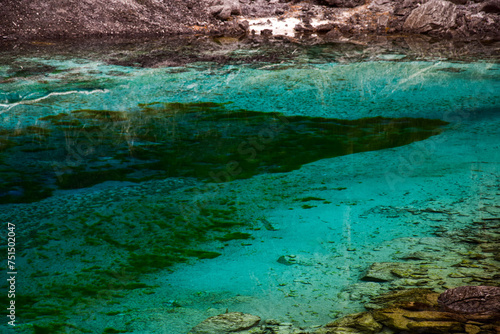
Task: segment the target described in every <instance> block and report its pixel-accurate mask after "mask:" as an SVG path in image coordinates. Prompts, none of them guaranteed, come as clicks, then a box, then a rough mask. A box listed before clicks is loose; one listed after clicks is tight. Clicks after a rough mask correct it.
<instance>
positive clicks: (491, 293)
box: [438, 286, 500, 317]
mask: <svg viewBox="0 0 500 334" xmlns="http://www.w3.org/2000/svg"><path fill="white" fill-rule="evenodd" d="M438 302H439V305H441V306H442V307H443V308H444V309H446V310H448V311H450V312H460V313H497V314H498V315H499V317H500V287H495V286H461V287H458V288H455V289H449V290H446V291H445V292H443V293H442V294H441V295H440V296H439V299H438Z"/></svg>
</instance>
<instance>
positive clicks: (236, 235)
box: [216, 232, 252, 242]
mask: <svg viewBox="0 0 500 334" xmlns="http://www.w3.org/2000/svg"><path fill="white" fill-rule="evenodd" d="M251 237H252V235H251V234H249V233H242V232H233V233H227V234H226V235H224V236H222V237H218V238H216V239H217V240H220V241H224V242H225V241H230V240H246V239H250V238H251Z"/></svg>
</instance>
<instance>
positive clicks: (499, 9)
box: [479, 0, 500, 14]
mask: <svg viewBox="0 0 500 334" xmlns="http://www.w3.org/2000/svg"><path fill="white" fill-rule="evenodd" d="M479 11H481V12H485V13H492V14H499V13H500V0H489V1H485V2H484V3H482V4H481V7H479Z"/></svg>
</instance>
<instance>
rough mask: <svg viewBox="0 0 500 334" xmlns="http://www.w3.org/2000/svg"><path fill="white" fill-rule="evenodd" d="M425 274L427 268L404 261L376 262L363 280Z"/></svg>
mask: <svg viewBox="0 0 500 334" xmlns="http://www.w3.org/2000/svg"><path fill="white" fill-rule="evenodd" d="M416 275H417V276H418V275H425V269H422V268H420V267H419V266H415V265H412V264H408V263H404V262H382V263H374V264H372V265H371V266H370V268H368V270H367V271H366V273H365V274H364V275H363V277H362V278H361V280H362V281H369V282H388V281H393V280H395V279H397V278H409V277H414V276H416Z"/></svg>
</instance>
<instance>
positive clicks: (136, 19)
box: [0, 0, 500, 40]
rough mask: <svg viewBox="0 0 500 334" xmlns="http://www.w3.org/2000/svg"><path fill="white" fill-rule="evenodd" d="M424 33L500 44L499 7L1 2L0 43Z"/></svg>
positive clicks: (187, 0) (323, 0)
mask: <svg viewBox="0 0 500 334" xmlns="http://www.w3.org/2000/svg"><path fill="white" fill-rule="evenodd" d="M402 33H403V34H406V35H411V34H426V35H431V36H438V37H448V38H454V39H481V40H498V39H500V1H499V0H451V1H447V0H404V1H402V0H304V1H300V2H299V1H296V0H201V1H195V0H113V1H104V0H82V1H73V0H61V1H56V0H47V1H41V0H34V1H28V0H20V1H14V0H4V1H3V3H2V10H1V11H0V36H1V39H3V40H12V39H55V38H70V39H71V38H77V37H83V36H85V37H90V36H94V37H95V36H121V37H132V36H156V35H159V36H167V35H178V34H181V35H188V34H190V35H195V34H203V35H243V34H262V35H282V36H288V37H289V38H297V37H301V36H304V35H306V36H308V35H315V36H320V37H321V38H322V39H326V40H343V39H346V38H347V39H348V38H350V37H352V36H359V35H365V34H372V35H387V34H389V35H391V34H392V35H394V34H402Z"/></svg>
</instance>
